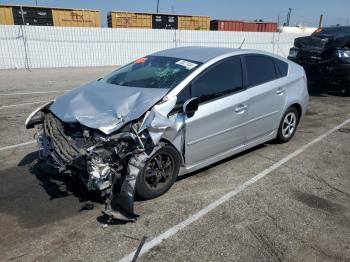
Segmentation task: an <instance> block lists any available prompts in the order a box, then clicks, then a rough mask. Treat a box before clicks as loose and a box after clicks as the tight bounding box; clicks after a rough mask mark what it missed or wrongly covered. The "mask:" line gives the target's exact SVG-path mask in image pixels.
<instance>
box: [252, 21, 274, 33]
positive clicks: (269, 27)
mask: <svg viewBox="0 0 350 262" xmlns="http://www.w3.org/2000/svg"><path fill="white" fill-rule="evenodd" d="M257 24H258V32H277V27H278V25H277V23H275V22H257Z"/></svg>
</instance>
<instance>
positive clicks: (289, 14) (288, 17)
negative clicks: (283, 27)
mask: <svg viewBox="0 0 350 262" xmlns="http://www.w3.org/2000/svg"><path fill="white" fill-rule="evenodd" d="M291 14H292V8H289V10H288V14H287V23H286V24H287V26H289V24H290V16H291Z"/></svg>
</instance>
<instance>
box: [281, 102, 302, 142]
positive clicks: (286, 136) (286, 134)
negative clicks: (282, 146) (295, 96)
mask: <svg viewBox="0 0 350 262" xmlns="http://www.w3.org/2000/svg"><path fill="white" fill-rule="evenodd" d="M299 117H300V116H299V112H298V110H297V109H296V108H295V107H290V108H288V110H287V111H286V112H285V113H284V115H283V117H282V120H281V123H280V125H279V127H278V133H277V138H276V141H277V142H278V143H286V142H288V141H289V140H291V139H292V137H293V136H294V134H295V131H296V130H297V127H298V124H299Z"/></svg>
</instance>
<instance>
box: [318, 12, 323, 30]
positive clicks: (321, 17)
mask: <svg viewBox="0 0 350 262" xmlns="http://www.w3.org/2000/svg"><path fill="white" fill-rule="evenodd" d="M322 22H323V15H320V22H319V23H318V28H321V27H322Z"/></svg>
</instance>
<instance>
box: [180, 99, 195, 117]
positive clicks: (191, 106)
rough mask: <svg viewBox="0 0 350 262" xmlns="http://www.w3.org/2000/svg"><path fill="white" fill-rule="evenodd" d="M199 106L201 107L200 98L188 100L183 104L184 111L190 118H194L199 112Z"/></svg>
mask: <svg viewBox="0 0 350 262" xmlns="http://www.w3.org/2000/svg"><path fill="white" fill-rule="evenodd" d="M198 106H199V98H198V97H193V98H191V99H188V100H187V101H186V102H185V103H184V104H183V107H182V109H183V111H184V112H185V114H186V115H187V116H188V117H192V116H193V115H194V113H195V112H196V111H197V110H198Z"/></svg>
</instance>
